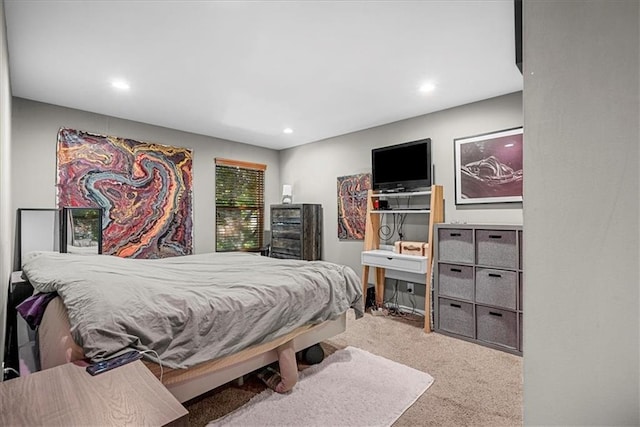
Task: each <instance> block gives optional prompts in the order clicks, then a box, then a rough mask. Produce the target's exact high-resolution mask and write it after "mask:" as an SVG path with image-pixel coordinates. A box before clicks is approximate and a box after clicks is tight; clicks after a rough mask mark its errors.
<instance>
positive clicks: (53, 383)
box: [0, 360, 188, 426]
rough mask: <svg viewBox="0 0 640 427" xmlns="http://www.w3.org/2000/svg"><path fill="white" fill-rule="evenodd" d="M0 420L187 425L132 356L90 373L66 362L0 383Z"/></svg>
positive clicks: (183, 415) (182, 411) (40, 423)
mask: <svg viewBox="0 0 640 427" xmlns="http://www.w3.org/2000/svg"><path fill="white" fill-rule="evenodd" d="M0 408H2V411H0V425H28V426H44V425H64V426H80V425H81V426H92V425H96V426H97V425H99V426H111V425H112V426H121V425H135V426H159V425H172V426H173V425H182V426H185V425H187V418H188V417H187V414H188V411H187V410H186V409H185V408H184V406H182V405H181V404H180V402H178V400H176V398H175V397H173V395H172V394H171V393H169V391H168V390H167V389H166V388H165V387H164V386H163V385H162V384H161V383H160V381H158V379H157V378H156V377H155V376H154V375H153V374H152V373H151V371H149V369H147V367H146V366H145V365H144V364H143V363H142V362H141V361H140V360H137V361H135V362H132V363H128V364H126V365H124V366H120V367H119V368H116V369H113V370H111V371H108V372H104V373H102V374H99V375H96V376H91V375H89V374H88V373H87V371H86V370H85V366H80V365H76V364H74V363H67V364H65V365H60V366H57V367H55V368H51V369H47V370H44V371H40V372H36V373H34V374H31V375H27V376H24V377H20V378H16V379H13V380H9V381H5V382H3V383H0Z"/></svg>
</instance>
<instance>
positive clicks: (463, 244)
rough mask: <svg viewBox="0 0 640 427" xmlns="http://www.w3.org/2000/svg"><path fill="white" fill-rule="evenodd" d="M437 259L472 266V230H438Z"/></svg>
mask: <svg viewBox="0 0 640 427" xmlns="http://www.w3.org/2000/svg"><path fill="white" fill-rule="evenodd" d="M438 259H439V260H441V261H453V262H466V263H469V264H473V262H474V257H473V230H465V229H456V228H440V229H439V230H438Z"/></svg>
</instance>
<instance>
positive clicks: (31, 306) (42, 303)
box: [16, 292, 58, 329]
mask: <svg viewBox="0 0 640 427" xmlns="http://www.w3.org/2000/svg"><path fill="white" fill-rule="evenodd" d="M57 296H58V293H57V292H47V293H44V294H35V295H32V296H30V297H29V298H27V299H26V300H24V301H22V302H21V303H20V304H19V305H18V306H17V307H16V310H18V313H20V315H21V316H22V318H23V319H24V320H26V321H27V324H28V325H29V327H30V328H31V329H35V328H36V326H38V325H39V324H40V322H41V321H42V315H43V314H44V309H45V308H47V304H49V301H51V300H52V299H54V298H55V297H57Z"/></svg>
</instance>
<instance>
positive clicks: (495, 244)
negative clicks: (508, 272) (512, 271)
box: [476, 230, 519, 268]
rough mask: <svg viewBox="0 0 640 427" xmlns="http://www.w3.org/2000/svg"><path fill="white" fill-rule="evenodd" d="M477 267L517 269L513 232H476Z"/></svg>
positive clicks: (516, 248)
mask: <svg viewBox="0 0 640 427" xmlns="http://www.w3.org/2000/svg"><path fill="white" fill-rule="evenodd" d="M476 257H477V263H478V265H486V266H489V267H505V268H518V259H519V257H518V246H517V244H516V231H515V230H476Z"/></svg>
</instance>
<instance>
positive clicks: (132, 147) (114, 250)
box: [57, 128, 193, 258]
mask: <svg viewBox="0 0 640 427" xmlns="http://www.w3.org/2000/svg"><path fill="white" fill-rule="evenodd" d="M57 161H58V170H57V192H58V195H57V197H58V207H60V208H63V207H82V208H90V207H97V208H103V212H104V216H103V218H102V252H103V253H105V254H110V255H117V256H121V257H131V258H165V257H170V256H177V255H189V254H191V253H192V250H193V238H192V229H193V219H192V185H193V178H192V171H191V168H192V154H191V151H190V150H188V149H185V148H181V147H171V146H167V145H160V144H152V143H147V142H140V141H135V140H133V139H127V138H118V137H113V136H103V135H97V134H93V133H89V132H83V131H78V130H74V129H67V128H61V129H60V131H59V132H58V147H57Z"/></svg>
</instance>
